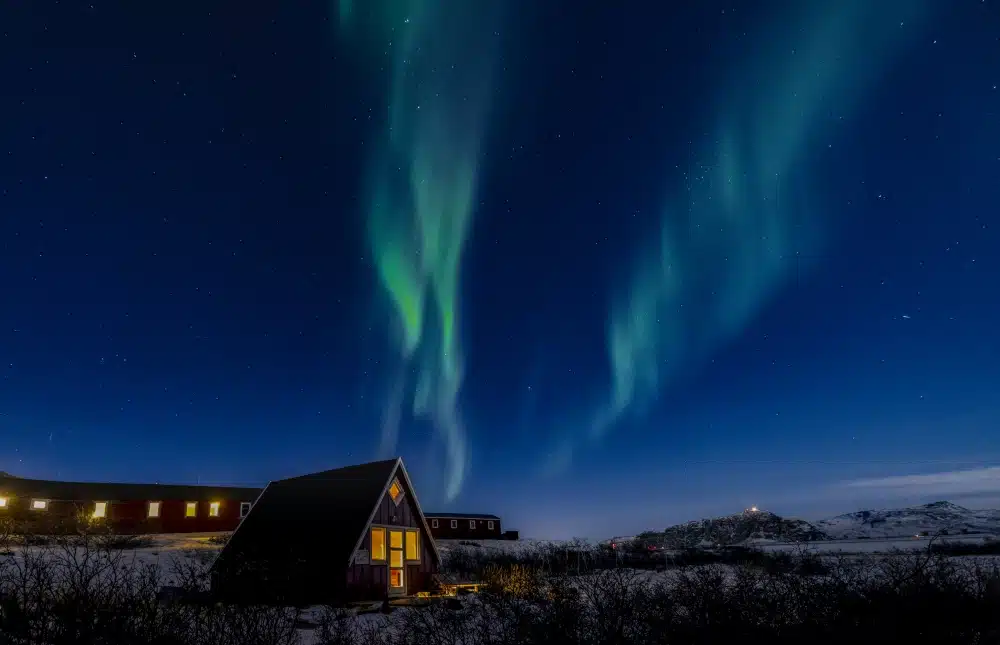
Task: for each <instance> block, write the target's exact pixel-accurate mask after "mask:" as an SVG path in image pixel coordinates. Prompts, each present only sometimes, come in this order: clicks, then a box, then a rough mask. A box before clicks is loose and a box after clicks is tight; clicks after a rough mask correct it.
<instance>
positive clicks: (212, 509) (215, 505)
mask: <svg viewBox="0 0 1000 645" xmlns="http://www.w3.org/2000/svg"><path fill="white" fill-rule="evenodd" d="M221 509H222V502H212V503H211V504H209V505H208V516H209V517H219V511H220V510H221Z"/></svg>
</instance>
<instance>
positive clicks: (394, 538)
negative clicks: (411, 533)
mask: <svg viewBox="0 0 1000 645" xmlns="http://www.w3.org/2000/svg"><path fill="white" fill-rule="evenodd" d="M389 548H390V549H402V548H403V532H402V531H389Z"/></svg>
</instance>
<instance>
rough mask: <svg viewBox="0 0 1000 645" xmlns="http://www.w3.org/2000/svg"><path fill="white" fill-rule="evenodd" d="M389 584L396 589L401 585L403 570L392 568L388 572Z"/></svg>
mask: <svg viewBox="0 0 1000 645" xmlns="http://www.w3.org/2000/svg"><path fill="white" fill-rule="evenodd" d="M389 584H390V585H391V586H393V587H395V588H396V589H398V588H400V587H402V586H403V570H402V569H393V570H392V571H390V572H389Z"/></svg>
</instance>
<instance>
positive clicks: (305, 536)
mask: <svg viewBox="0 0 1000 645" xmlns="http://www.w3.org/2000/svg"><path fill="white" fill-rule="evenodd" d="M398 461H399V460H398V459H389V460H386V461H375V462H371V463H367V464H360V465H357V466H347V467H345V468H337V469H334V470H325V471H323V472H319V473H312V474H309V475H302V476H299V477H291V478H289V479H280V480H277V481H273V482H271V483H270V484H268V485H267V488H265V489H264V492H263V493H262V494H261V496H260V498H259V499H258V500H257V502H256V503H255V504H254V506H253V508H252V509H251V511H250V513H249V514H248V515H247V516H246V517H245V518H244V519H243V523H242V524H241V525H240V527H239V529H238V530H237V531H236V532H235V533H233V536H232V538H230V540H229V542H228V544H226V546H225V548H224V549H223V550H222V553H220V554H219V557H218V558H217V559H216V561H215V564H213V568H214V567H217V566H219V565H220V564H224V563H225V562H226V560H227V558H236V557H248V558H266V559H271V558H273V559H283V558H292V557H294V558H296V559H297V558H299V557H308V558H310V559H313V560H315V559H319V558H322V559H324V560H329V561H331V562H337V561H339V562H342V563H343V565H344V566H345V567H346V566H347V561H348V558H350V557H351V554H352V553H353V551H354V547H355V545H356V544H357V542H358V539H359V538H360V537H361V535H362V532H363V531H364V529H365V528H366V526H367V524H368V521H369V519H370V518H371V515H372V512H373V511H374V510H375V505H376V504H377V503H378V501H379V500H380V498H381V495H382V493H383V491H384V490H385V488H386V486H387V485H388V484H389V477H390V476H391V475H392V474H393V472H394V471H395V469H396V464H397V463H398ZM292 550H294V551H295V552H296V553H298V554H302V555H301V556H300V555H296V556H293V555H291V551H292ZM282 554H283V555H282Z"/></svg>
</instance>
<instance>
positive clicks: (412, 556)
mask: <svg viewBox="0 0 1000 645" xmlns="http://www.w3.org/2000/svg"><path fill="white" fill-rule="evenodd" d="M418 535H419V534H418V533H417V532H416V531H407V532H406V559H407V560H419V559H420V546H419V545H420V541H419V540H418V539H417V537H418Z"/></svg>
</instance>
